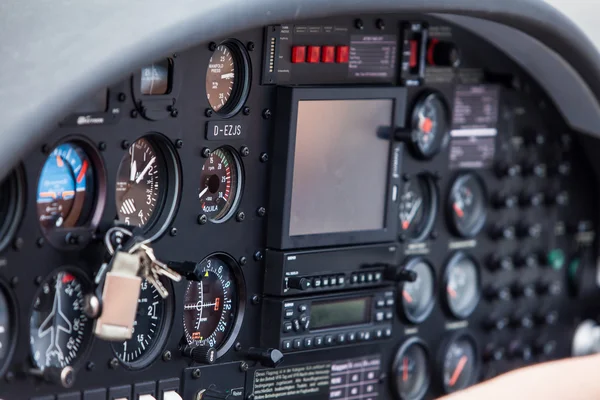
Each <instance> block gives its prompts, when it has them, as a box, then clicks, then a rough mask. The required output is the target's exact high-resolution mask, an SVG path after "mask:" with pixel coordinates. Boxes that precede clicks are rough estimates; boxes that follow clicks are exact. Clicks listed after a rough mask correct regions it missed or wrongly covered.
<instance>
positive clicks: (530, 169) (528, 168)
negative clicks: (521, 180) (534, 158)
mask: <svg viewBox="0 0 600 400" xmlns="http://www.w3.org/2000/svg"><path fill="white" fill-rule="evenodd" d="M522 170H523V175H525V176H535V177H538V178H545V177H546V176H548V166H547V165H546V164H545V163H542V162H528V163H526V164H524V165H523V167H522Z"/></svg>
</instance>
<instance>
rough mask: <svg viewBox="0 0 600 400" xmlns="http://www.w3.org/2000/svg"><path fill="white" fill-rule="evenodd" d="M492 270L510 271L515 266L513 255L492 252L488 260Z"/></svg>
mask: <svg viewBox="0 0 600 400" xmlns="http://www.w3.org/2000/svg"><path fill="white" fill-rule="evenodd" d="M487 265H488V268H489V269H490V271H492V272H495V271H510V270H512V269H513V268H514V263H513V259H512V257H511V256H501V255H499V254H492V255H491V256H490V257H489V258H488V262H487Z"/></svg>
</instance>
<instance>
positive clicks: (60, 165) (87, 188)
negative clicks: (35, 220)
mask: <svg viewBox="0 0 600 400" xmlns="http://www.w3.org/2000/svg"><path fill="white" fill-rule="evenodd" d="M93 177H94V174H93V168H92V164H91V162H90V159H89V157H88V156H87V154H86V153H85V152H84V151H83V149H82V148H81V147H79V146H78V145H76V144H73V143H65V144H61V145H60V146H58V147H56V148H55V149H54V151H52V153H51V154H50V156H49V157H48V159H47V160H46V163H45V164H44V167H43V169H42V173H41V175H40V180H39V182H38V190H37V209H38V215H39V221H40V224H41V226H42V228H44V229H56V228H72V227H75V226H79V225H81V224H82V223H85V219H86V218H88V216H89V214H90V211H91V205H92V203H93V197H94V193H92V192H93V189H94V186H93Z"/></svg>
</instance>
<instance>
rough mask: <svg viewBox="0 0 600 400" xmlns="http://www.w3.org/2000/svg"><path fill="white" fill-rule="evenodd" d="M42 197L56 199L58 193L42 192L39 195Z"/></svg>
mask: <svg viewBox="0 0 600 400" xmlns="http://www.w3.org/2000/svg"><path fill="white" fill-rule="evenodd" d="M39 196H40V197H52V198H53V199H55V198H56V193H54V192H40V194H39Z"/></svg>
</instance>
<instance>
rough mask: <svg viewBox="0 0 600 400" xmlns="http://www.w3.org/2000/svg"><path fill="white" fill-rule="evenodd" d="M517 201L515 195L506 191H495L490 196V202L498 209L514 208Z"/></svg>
mask: <svg viewBox="0 0 600 400" xmlns="http://www.w3.org/2000/svg"><path fill="white" fill-rule="evenodd" d="M517 203H518V199H517V196H514V195H509V194H507V193H496V194H495V195H494V197H493V198H492V204H493V206H494V207H496V208H498V209H503V208H506V209H511V208H514V207H515V206H516V205H517Z"/></svg>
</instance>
